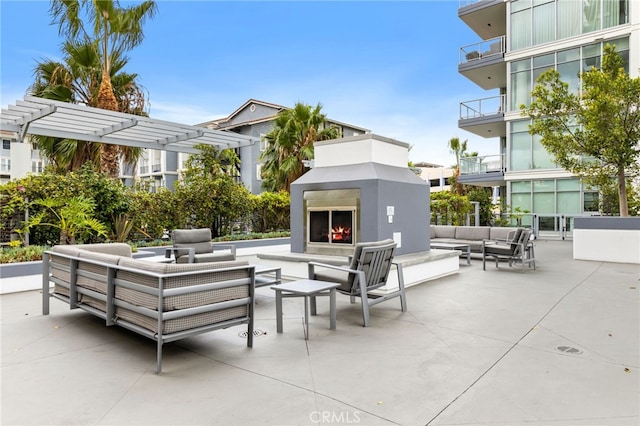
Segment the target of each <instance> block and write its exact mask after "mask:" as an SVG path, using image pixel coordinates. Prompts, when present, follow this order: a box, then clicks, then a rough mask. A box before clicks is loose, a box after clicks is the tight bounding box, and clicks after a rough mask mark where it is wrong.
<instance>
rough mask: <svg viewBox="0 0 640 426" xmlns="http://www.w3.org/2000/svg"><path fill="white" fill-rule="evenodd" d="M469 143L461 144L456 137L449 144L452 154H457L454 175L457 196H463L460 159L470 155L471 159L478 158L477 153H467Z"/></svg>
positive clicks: (454, 187)
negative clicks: (460, 180) (459, 181)
mask: <svg viewBox="0 0 640 426" xmlns="http://www.w3.org/2000/svg"><path fill="white" fill-rule="evenodd" d="M467 142H468V140H467V139H465V140H464V141H462V142H460V138H458V137H457V136H456V137H454V138H451V139H449V143H448V145H449V151H450V152H451V153H452V154H455V156H456V170H455V172H454V174H453V178H454V180H455V185H453V187H452V188H453V190H454V192H455V193H456V194H460V195H462V194H463V189H462V185H461V184H460V183H458V178H459V177H460V159H461V158H462V157H464V156H465V155H468V156H469V157H476V156H477V155H478V153H477V152H472V153H469V152H467Z"/></svg>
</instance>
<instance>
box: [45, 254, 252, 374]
mask: <svg viewBox="0 0 640 426" xmlns="http://www.w3.org/2000/svg"><path fill="white" fill-rule="evenodd" d="M51 283H53V286H51ZM254 290H255V269H254V266H251V265H249V264H248V263H247V262H245V261H231V262H214V263H191V264H189V263H184V264H165V263H153V262H149V261H145V260H139V259H133V258H132V257H131V248H130V247H129V245H127V244H121V243H109V244H86V245H66V246H65V245H59V246H54V247H53V248H52V249H51V250H50V251H47V252H45V253H44V255H43V271H42V313H43V315H48V314H49V301H50V298H51V297H53V298H56V299H59V300H62V301H64V302H66V303H68V304H69V305H70V308H71V309H76V308H78V309H82V310H84V311H86V312H89V313H91V314H93V315H96V316H98V317H100V318H102V319H104V320H105V322H106V325H107V326H112V325H119V326H121V327H124V328H126V329H129V330H132V331H134V332H136V333H139V334H141V335H143V336H146V337H148V338H150V339H152V340H155V341H156V342H157V364H156V372H157V373H158V374H159V373H160V372H161V371H162V345H163V344H164V343H168V342H172V341H175V340H179V339H183V338H185V337H189V336H193V335H195V334H200V333H205V332H208V331H212V330H217V329H223V328H228V327H231V326H235V325H241V324H247V328H248V330H247V346H248V347H252V345H253V322H254V314H253V312H254V302H255V299H254V297H255V296H254Z"/></svg>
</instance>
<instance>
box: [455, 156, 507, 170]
mask: <svg viewBox="0 0 640 426" xmlns="http://www.w3.org/2000/svg"><path fill="white" fill-rule="evenodd" d="M505 170H506V166H505V161H504V154H499V155H483V156H480V157H464V158H461V159H460V174H461V175H480V174H485V173H492V172H504V171H505Z"/></svg>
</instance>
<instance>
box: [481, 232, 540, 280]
mask: <svg viewBox="0 0 640 426" xmlns="http://www.w3.org/2000/svg"><path fill="white" fill-rule="evenodd" d="M531 235H532V232H531V230H530V229H522V228H517V229H514V230H513V231H511V232H509V235H508V237H507V239H506V240H482V270H486V265H485V263H486V260H487V258H489V257H490V258H493V259H495V261H496V268H499V263H500V260H507V261H508V262H509V266H513V264H514V263H521V264H522V267H523V268H524V265H525V264H528V265H530V266H533V269H536V260H535V257H534V254H533V244H532V242H531V241H530V239H531Z"/></svg>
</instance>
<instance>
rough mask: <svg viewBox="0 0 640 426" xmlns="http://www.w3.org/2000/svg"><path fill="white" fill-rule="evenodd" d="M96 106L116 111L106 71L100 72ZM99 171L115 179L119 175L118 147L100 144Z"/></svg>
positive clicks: (116, 102)
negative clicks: (100, 77) (100, 78)
mask: <svg viewBox="0 0 640 426" xmlns="http://www.w3.org/2000/svg"><path fill="white" fill-rule="evenodd" d="M98 108H102V109H108V110H109V111H118V101H117V99H116V95H115V94H114V93H113V87H112V86H111V78H110V77H109V73H108V72H107V71H103V72H102V81H101V83H100V90H99V91H98ZM100 171H101V172H103V173H106V174H107V176H109V177H112V178H114V179H117V178H118V177H119V176H120V147H119V146H118V145H113V144H106V143H103V144H102V145H101V146H100Z"/></svg>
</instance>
